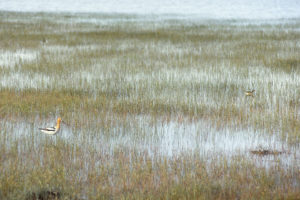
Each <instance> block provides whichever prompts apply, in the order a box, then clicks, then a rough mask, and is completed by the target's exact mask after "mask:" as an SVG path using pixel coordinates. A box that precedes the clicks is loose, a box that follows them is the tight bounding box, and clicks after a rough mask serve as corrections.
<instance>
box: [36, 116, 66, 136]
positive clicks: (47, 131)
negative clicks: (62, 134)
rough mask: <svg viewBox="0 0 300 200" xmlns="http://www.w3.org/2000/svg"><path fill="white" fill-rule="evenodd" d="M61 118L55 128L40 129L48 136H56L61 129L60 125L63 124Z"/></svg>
mask: <svg viewBox="0 0 300 200" xmlns="http://www.w3.org/2000/svg"><path fill="white" fill-rule="evenodd" d="M61 121H62V120H61V118H60V117H59V118H58V119H57V123H56V126H54V127H49V128H39V130H40V131H42V132H43V133H46V134H48V135H55V134H56V133H57V132H58V131H59V129H60V123H61Z"/></svg>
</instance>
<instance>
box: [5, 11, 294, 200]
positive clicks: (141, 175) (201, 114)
mask: <svg viewBox="0 0 300 200" xmlns="http://www.w3.org/2000/svg"><path fill="white" fill-rule="evenodd" d="M299 28H300V23H299V19H292V20H278V21H274V22H268V23H267V22H266V23H264V22H255V21H246V20H244V21H242V20H224V21H217V20H192V19H180V18H176V17H175V16H134V15H100V14H44V13H9V12H0V48H1V49H0V117H1V122H0V124H1V130H0V134H1V137H0V144H1V146H0V147H1V149H0V151H1V153H0V156H1V157H0V160H1V162H0V163H1V164H0V170H1V173H0V183H1V184H0V197H1V198H4V199H15V198H19V199H21V198H26V195H28V194H30V193H32V192H33V193H38V192H39V191H43V190H57V191H59V192H60V193H61V194H62V197H66V198H70V199H74V198H75V197H76V198H79V199H101V198H102V199H111V198H116V199H118V198H124V199H147V198H149V199H150V198H152V199H168V198H169V199H182V198H186V199H201V198H202V199H218V198H219V199H258V198H260V199H274V198H278V199H282V198H291V199H293V198H294V199H295V198H300V196H299V195H300V190H299V188H300V171H299V170H300V168H299V166H300V155H299V141H300V137H299V136H300V135H299V134H300V122H299V117H300V116H299V108H300V102H299V98H300V92H299V85H300V71H299V69H300V68H299V67H300V42H299V41H300V33H299ZM44 38H45V39H46V40H47V42H46V43H43V39H44ZM252 88H253V89H255V90H256V93H255V97H254V98H252V97H250V98H246V97H245V96H244V91H245V90H247V89H252ZM58 116H61V117H62V118H63V120H64V121H66V122H67V125H64V127H63V129H62V133H61V134H59V135H57V136H55V137H46V136H45V135H42V134H41V133H39V132H38V130H37V128H38V127H40V126H44V125H48V124H50V123H52V122H54V121H55V118H56V117H58ZM247 142H248V143H249V144H247ZM222 143H225V144H222ZM260 148H262V149H270V150H273V151H280V152H285V153H283V154H280V155H267V156H259V155H251V153H250V151H251V150H260Z"/></svg>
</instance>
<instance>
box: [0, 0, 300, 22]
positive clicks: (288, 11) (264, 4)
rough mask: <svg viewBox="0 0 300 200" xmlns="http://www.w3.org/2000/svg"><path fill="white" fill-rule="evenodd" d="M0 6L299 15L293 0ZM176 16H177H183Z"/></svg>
mask: <svg viewBox="0 0 300 200" xmlns="http://www.w3.org/2000/svg"><path fill="white" fill-rule="evenodd" d="M0 10H13V11H33V12H36V11H48V12H61V11H67V12H98V13H131V14H176V15H178V14H179V15H183V16H190V17H192V18H218V19H224V18H226V19H228V18H239V19H245V18H246V19H274V18H276V19H279V18H296V17H299V16H300V12H299V10H300V2H299V1H297V0H286V1H278V0H275V1H274V0H263V1H262V0H252V1H236V0H229V1H228V0H227V1H225V0H202V1H197V0H185V1H180V0H172V1H160V0H152V1H138V0H125V1H121V0H112V1H106V0H100V1H94V0H88V1H86V0H77V1H75V2H74V1H71V0H64V1H58V0H55V1H40V0H30V1H22V0H11V1H0ZM183 16H177V17H183Z"/></svg>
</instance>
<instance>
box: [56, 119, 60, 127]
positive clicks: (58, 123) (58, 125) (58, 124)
mask: <svg viewBox="0 0 300 200" xmlns="http://www.w3.org/2000/svg"><path fill="white" fill-rule="evenodd" d="M56 128H57V129H59V128H60V121H57V123H56Z"/></svg>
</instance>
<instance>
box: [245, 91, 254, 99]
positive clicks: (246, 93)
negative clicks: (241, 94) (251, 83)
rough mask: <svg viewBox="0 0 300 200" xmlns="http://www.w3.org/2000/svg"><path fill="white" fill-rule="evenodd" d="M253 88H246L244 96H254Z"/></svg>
mask: <svg viewBox="0 0 300 200" xmlns="http://www.w3.org/2000/svg"><path fill="white" fill-rule="evenodd" d="M254 92H255V90H248V91H246V92H245V95H246V97H254Z"/></svg>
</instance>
